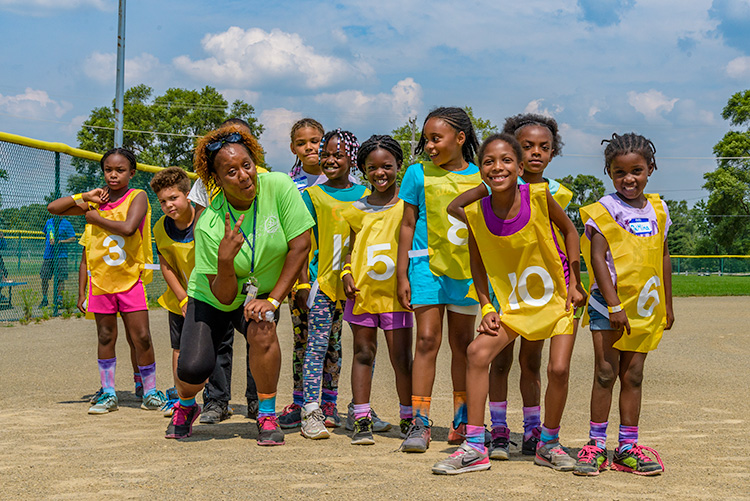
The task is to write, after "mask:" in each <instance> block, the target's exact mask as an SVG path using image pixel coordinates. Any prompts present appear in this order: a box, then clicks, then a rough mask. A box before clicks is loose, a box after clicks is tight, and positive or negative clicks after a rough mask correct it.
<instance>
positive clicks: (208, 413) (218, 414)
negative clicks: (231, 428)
mask: <svg viewBox="0 0 750 501" xmlns="http://www.w3.org/2000/svg"><path fill="white" fill-rule="evenodd" d="M230 415H231V414H230V413H229V405H228V404H227V403H226V402H219V401H218V400H209V401H208V402H207V403H206V405H204V406H203V412H202V413H201V419H200V422H201V424H217V423H220V422H222V421H224V420H225V419H229V416H230Z"/></svg>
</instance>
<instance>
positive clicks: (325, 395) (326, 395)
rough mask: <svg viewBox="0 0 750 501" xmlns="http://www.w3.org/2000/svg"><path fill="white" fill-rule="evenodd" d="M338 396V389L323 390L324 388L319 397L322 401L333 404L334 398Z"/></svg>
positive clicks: (336, 398)
mask: <svg viewBox="0 0 750 501" xmlns="http://www.w3.org/2000/svg"><path fill="white" fill-rule="evenodd" d="M338 398H339V392H338V390H325V389H324V390H323V391H322V392H321V397H320V399H321V400H322V401H323V403H326V402H333V403H334V404H335V403H336V400H338Z"/></svg>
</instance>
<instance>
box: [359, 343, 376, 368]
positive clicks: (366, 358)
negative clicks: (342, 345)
mask: <svg viewBox="0 0 750 501" xmlns="http://www.w3.org/2000/svg"><path fill="white" fill-rule="evenodd" d="M354 358H355V359H356V360H357V363H358V364H359V365H369V366H372V364H373V362H375V345H373V344H369V343H363V344H360V345H358V346H357V347H356V351H355V353H354Z"/></svg>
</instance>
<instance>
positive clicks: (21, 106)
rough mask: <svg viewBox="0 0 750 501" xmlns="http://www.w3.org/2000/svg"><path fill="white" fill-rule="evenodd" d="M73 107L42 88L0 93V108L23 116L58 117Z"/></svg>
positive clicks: (11, 113)
mask: <svg viewBox="0 0 750 501" xmlns="http://www.w3.org/2000/svg"><path fill="white" fill-rule="evenodd" d="M71 109H73V105H72V104H70V103H68V102H66V101H55V100H54V99H50V97H49V95H48V94H47V93H46V92H45V91H43V90H35V89H32V88H31V87H27V88H26V91H25V92H24V93H23V94H17V95H15V96H4V95H2V94H0V110H2V111H4V112H5V113H8V114H10V115H16V116H19V117H24V118H38V119H49V118H50V117H51V116H54V117H56V118H60V117H62V116H63V115H65V114H66V113H67V112H69V111H70V110H71Z"/></svg>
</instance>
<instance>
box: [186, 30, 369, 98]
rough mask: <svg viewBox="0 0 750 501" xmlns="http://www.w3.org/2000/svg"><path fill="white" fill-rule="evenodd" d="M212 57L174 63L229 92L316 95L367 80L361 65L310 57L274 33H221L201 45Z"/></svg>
mask: <svg viewBox="0 0 750 501" xmlns="http://www.w3.org/2000/svg"><path fill="white" fill-rule="evenodd" d="M201 44H202V45H203V49H204V50H205V51H206V52H207V53H208V54H210V56H211V57H208V58H206V59H199V60H192V59H191V58H190V57H189V56H179V57H177V58H175V59H174V65H175V66H176V67H177V68H178V69H179V70H181V71H184V72H185V73H187V74H189V75H191V76H192V77H194V78H196V79H200V80H202V81H205V80H211V81H213V82H218V83H224V84H227V85H230V86H232V87H252V86H263V85H278V84H279V83H282V84H283V85H290V86H293V87H299V86H302V87H306V88H309V89H319V88H323V87H327V86H330V85H332V84H335V83H339V82H346V81H349V80H351V79H353V78H354V79H360V78H362V77H363V76H367V75H370V74H372V69H371V68H370V66H369V65H367V64H365V63H355V64H350V63H349V62H347V61H345V60H343V59H340V58H337V57H333V56H325V55H321V54H318V53H316V52H315V49H314V48H313V47H311V46H309V45H305V43H304V41H303V40H302V37H300V36H299V35H298V34H296V33H286V32H284V31H281V30H279V29H274V30H271V31H270V32H267V31H264V30H262V29H260V28H250V29H248V30H243V29H242V28H238V27H236V26H233V27H231V28H229V29H228V30H227V31H225V32H223V33H217V34H208V35H206V36H204V37H203V40H202V41H201Z"/></svg>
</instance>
